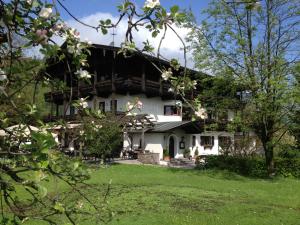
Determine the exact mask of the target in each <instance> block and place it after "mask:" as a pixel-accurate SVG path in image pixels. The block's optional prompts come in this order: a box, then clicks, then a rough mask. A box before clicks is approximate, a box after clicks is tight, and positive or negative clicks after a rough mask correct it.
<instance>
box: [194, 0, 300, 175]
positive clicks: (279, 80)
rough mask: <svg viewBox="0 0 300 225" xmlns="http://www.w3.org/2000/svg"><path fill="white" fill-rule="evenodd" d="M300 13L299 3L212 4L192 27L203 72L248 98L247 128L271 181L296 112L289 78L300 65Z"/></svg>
mask: <svg viewBox="0 0 300 225" xmlns="http://www.w3.org/2000/svg"><path fill="white" fill-rule="evenodd" d="M299 12H300V5H299V2H298V1H297V0H291V1H286V0H263V1H256V0H250V1H224V0H213V1H212V2H211V3H210V7H209V8H208V9H207V10H205V13H206V15H207V19H206V20H204V21H203V22H202V24H201V26H200V27H199V26H197V25H193V26H192V27H193V32H192V34H191V39H192V47H193V49H194V56H195V60H196V65H197V66H198V68H199V69H202V70H203V69H205V70H208V71H211V72H212V73H213V74H215V75H216V76H223V75H226V76H231V77H233V78H234V80H235V82H236V83H237V84H238V86H240V87H242V94H246V93H247V94H248V98H247V99H245V101H244V103H245V104H244V106H243V109H242V111H243V112H244V113H243V114H242V122H244V125H246V126H247V127H249V128H250V129H252V130H254V131H255V133H256V134H257V135H258V137H259V139H260V141H261V143H262V145H263V149H264V153H265V160H266V165H267V168H268V174H269V175H273V174H274V172H275V170H274V147H275V146H276V145H277V144H278V143H279V142H280V140H281V138H282V137H283V135H284V134H285V133H286V132H287V130H288V120H287V119H286V118H287V115H288V114H290V113H291V112H293V109H294V94H293V93H292V92H293V91H291V90H290V86H291V83H290V77H291V76H290V75H291V69H292V67H293V65H294V64H295V62H296V61H297V60H298V59H299V48H298V46H299V44H300V14H299Z"/></svg>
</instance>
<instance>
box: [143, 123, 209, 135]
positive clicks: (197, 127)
mask: <svg viewBox="0 0 300 225" xmlns="http://www.w3.org/2000/svg"><path fill="white" fill-rule="evenodd" d="M179 128H180V129H182V130H184V131H185V132H186V133H201V132H203V131H204V127H203V125H202V124H201V123H198V122H196V121H178V122H177V121H176V122H160V123H155V126H154V127H153V128H151V129H149V130H148V131H147V133H165V132H168V131H172V130H174V129H179Z"/></svg>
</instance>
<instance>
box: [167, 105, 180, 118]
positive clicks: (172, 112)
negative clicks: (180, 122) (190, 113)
mask: <svg viewBox="0 0 300 225" xmlns="http://www.w3.org/2000/svg"><path fill="white" fill-rule="evenodd" d="M164 115H165V116H180V107H177V106H174V105H165V106H164Z"/></svg>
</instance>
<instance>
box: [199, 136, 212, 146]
mask: <svg viewBox="0 0 300 225" xmlns="http://www.w3.org/2000/svg"><path fill="white" fill-rule="evenodd" d="M201 145H202V146H204V148H212V147H213V146H214V136H201Z"/></svg>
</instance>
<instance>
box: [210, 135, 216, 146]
mask: <svg viewBox="0 0 300 225" xmlns="http://www.w3.org/2000/svg"><path fill="white" fill-rule="evenodd" d="M214 145H215V137H214V136H212V137H211V146H214Z"/></svg>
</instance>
